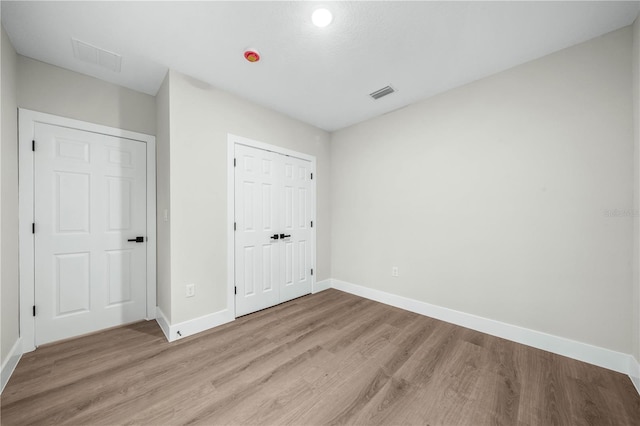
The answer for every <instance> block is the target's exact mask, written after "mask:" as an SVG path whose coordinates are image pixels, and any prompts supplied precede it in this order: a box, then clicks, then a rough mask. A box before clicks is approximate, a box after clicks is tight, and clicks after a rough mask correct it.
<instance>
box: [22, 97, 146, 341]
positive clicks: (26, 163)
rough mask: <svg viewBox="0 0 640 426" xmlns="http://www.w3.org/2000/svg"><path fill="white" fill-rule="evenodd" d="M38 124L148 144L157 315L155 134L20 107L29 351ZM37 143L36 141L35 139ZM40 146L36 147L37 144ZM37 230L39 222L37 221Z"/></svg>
mask: <svg viewBox="0 0 640 426" xmlns="http://www.w3.org/2000/svg"><path fill="white" fill-rule="evenodd" d="M37 123H42V124H48V125H54V126H59V127H67V128H71V129H77V130H82V131H86V132H91V133H98V134H102V135H107V136H114V137H118V138H123V139H130V140H134V141H139V142H143V143H145V144H146V147H147V149H146V167H147V189H146V208H147V213H146V216H147V218H146V219H147V237H148V240H147V242H146V244H147V254H146V256H147V259H146V260H147V268H146V276H147V284H146V297H147V301H146V319H148V320H149V319H155V317H156V146H155V143H156V141H155V136H151V135H146V134H142V133H137V132H131V131H128V130H122V129H117V128H114V127H108V126H102V125H99V124H94V123H88V122H85V121H80V120H74V119H70V118H65V117H59V116H56V115H52V114H46V113H41V112H37V111H31V110H28V109H23V108H20V109H19V110H18V133H19V136H18V163H19V188H18V191H19V206H18V209H19V216H20V222H19V234H20V249H19V250H20V337H21V340H22V351H23V352H30V351H33V350H34V349H35V348H36V345H35V317H34V316H33V306H34V300H35V292H34V284H35V275H34V269H35V266H36V265H35V257H34V249H35V245H34V243H35V241H34V234H33V233H32V224H33V223H34V221H35V219H34V195H35V188H34V184H35V182H34V156H33V151H32V141H33V140H34V135H35V128H36V124H37ZM36 144H37V141H36ZM58 148H59V149H60V150H62V152H61V154H63V155H67V156H72V157H78V156H80V157H81V156H82V155H84V154H83V152H84V151H83V150H82V149H80V148H81V147H78V146H73V144H69V145H68V146H62V147H58ZM36 149H37V147H36ZM112 154H113V155H112V156H111V157H110V161H114V162H118V163H122V162H126V160H127V159H126V158H123V156H122V155H119V154H118V153H117V152H114V153H112ZM36 232H37V224H36Z"/></svg>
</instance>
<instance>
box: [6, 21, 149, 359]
mask: <svg viewBox="0 0 640 426" xmlns="http://www.w3.org/2000/svg"><path fill="white" fill-rule="evenodd" d="M17 107H21V108H27V109H32V110H35V111H41V112H46V113H50V114H55V115H60V116H63V117H69V118H74V119H78V120H84V121H89V122H93V123H98V124H103V125H107V126H112V127H119V128H123V129H126V130H132V131H137V132H141V133H147V134H152V135H154V134H155V133H156V108H155V97H153V96H149V95H145V94H142V93H138V92H134V91H132V90H129V89H125V88H122V87H119V86H116V85H113V84H110V83H106V82H103V81H100V80H97V79H95V78H91V77H87V76H84V75H81V74H78V73H75V72H72V71H67V70H64V69H61V68H58V67H55V66H52V65H48V64H45V63H42V62H38V61H34V60H32V59H28V58H25V57H22V56H20V55H16V53H15V51H14V49H13V47H12V46H11V44H10V41H9V38H8V37H7V35H6V33H5V32H4V29H3V30H2V144H1V149H0V153H1V168H2V182H1V193H2V194H1V195H2V196H1V199H2V204H1V215H0V217H1V228H0V230H1V233H2V245H1V251H0V253H1V258H0V261H1V265H2V267H1V268H0V271H1V272H0V273H1V276H2V282H1V292H0V295H1V297H0V299H1V302H0V303H1V305H2V306H1V309H2V325H1V328H2V330H1V333H2V337H1V342H0V343H1V350H0V355H1V357H2V358H1V359H2V362H4V361H5V360H6V355H7V353H8V351H9V350H10V349H11V347H12V346H13V343H15V341H16V340H17V337H18V325H19V318H18V307H19V300H18V295H19V283H18V140H17V109H16V108H17Z"/></svg>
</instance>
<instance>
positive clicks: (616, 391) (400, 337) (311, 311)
mask: <svg viewBox="0 0 640 426" xmlns="http://www.w3.org/2000/svg"><path fill="white" fill-rule="evenodd" d="M0 401H1V422H2V424H3V425H28V424H38V425H47V424H56V425H57V424H74V425H99V424H109V425H115V424H150V425H177V424H181V425H182V424H208V425H219V424H220V425H222V424H260V425H280V424H294V425H324V424H363V425H365V424H371V425H374V424H382V425H391V424H416V425H417V424H419V425H427V424H428V425H609V424H611V425H638V424H640V396H638V394H637V393H636V391H635V389H634V388H633V385H632V384H631V381H630V380H629V378H628V377H626V376H625V375H623V374H619V373H615V372H612V371H609V370H605V369H602V368H598V367H595V366H592V365H589V364H585V363H582V362H579V361H575V360H571V359H568V358H565V357H562V356H558V355H554V354H551V353H548V352H544V351H541V350H537V349H533V348H530V347H527V346H523V345H519V344H516V343H513V342H509V341H506V340H502V339H499V338H496V337H492V336H489V335H486V334H482V333H478V332H476V331H472V330H469V329H465V328H462V327H458V326H455V325H451V324H448V323H445V322H441V321H438V320H434V319H431V318H427V317H424V316H420V315H417V314H413V313H410V312H406V311H402V310H400V309H396V308H393V307H389V306H386V305H382V304H379V303H376V302H372V301H369V300H366V299H362V298H359V297H356V296H353V295H349V294H347V293H342V292H340V291H338V290H327V291H324V292H322V293H319V294H315V295H312V296H306V297H303V298H300V299H296V300H293V301H291V302H288V303H284V304H282V305H279V306H276V307H274V308H271V309H267V310H264V311H261V312H257V313H254V314H251V315H247V316H245V317H242V318H239V319H237V320H236V321H234V322H232V323H230V324H226V325H224V326H221V327H218V328H215V329H213V330H209V331H208V332H205V333H201V334H199V335H196V336H192V337H189V338H185V339H182V340H179V341H177V342H173V343H167V342H166V340H165V338H164V336H163V334H162V332H161V331H160V329H159V327H158V325H157V324H156V323H155V322H153V321H150V322H141V323H136V324H133V325H129V326H126V327H121V328H117V329H112V330H108V331H105V332H101V333H97V334H94V335H90V336H85V337H81V338H78V339H74V340H69V341H65V342H61V343H57V344H52V345H47V346H43V347H40V348H38V350H36V351H35V352H32V353H29V354H26V355H25V356H23V358H22V360H21V361H20V364H19V365H18V367H17V369H16V371H15V373H14V375H13V377H12V378H11V380H10V381H9V383H8V385H7V387H6V388H5V390H4V392H3V394H2V397H1V398H0Z"/></svg>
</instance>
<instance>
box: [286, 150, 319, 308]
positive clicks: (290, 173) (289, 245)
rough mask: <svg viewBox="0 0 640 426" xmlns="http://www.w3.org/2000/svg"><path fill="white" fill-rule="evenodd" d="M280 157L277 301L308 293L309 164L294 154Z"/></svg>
mask: <svg viewBox="0 0 640 426" xmlns="http://www.w3.org/2000/svg"><path fill="white" fill-rule="evenodd" d="M280 157H281V160H282V163H281V164H282V166H281V168H282V170H283V172H284V173H283V175H282V176H283V177H282V185H281V187H282V189H281V190H282V194H283V200H282V204H281V211H282V214H281V223H282V225H281V226H282V228H283V229H284V230H285V231H284V234H285V238H284V239H282V240H281V241H280V247H281V251H282V256H281V260H280V265H281V266H280V271H281V274H282V275H281V277H280V282H281V286H280V301H281V302H284V301H286V300H291V299H295V298H296V297H300V296H303V295H305V294H309V293H311V252H312V246H311V244H312V241H311V238H312V232H311V198H310V197H311V193H312V191H311V164H310V162H309V161H305V160H301V159H299V158H295V157H286V156H280Z"/></svg>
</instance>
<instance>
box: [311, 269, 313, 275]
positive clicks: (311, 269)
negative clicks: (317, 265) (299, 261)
mask: <svg viewBox="0 0 640 426" xmlns="http://www.w3.org/2000/svg"><path fill="white" fill-rule="evenodd" d="M311 275H312V276H313V268H311Z"/></svg>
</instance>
